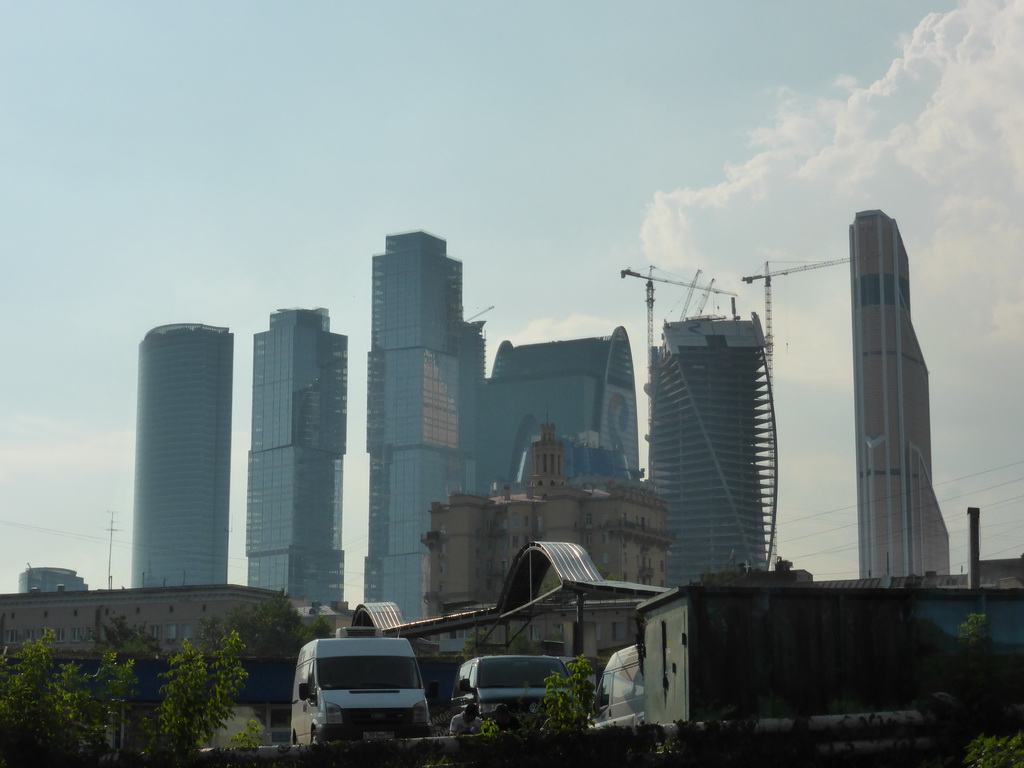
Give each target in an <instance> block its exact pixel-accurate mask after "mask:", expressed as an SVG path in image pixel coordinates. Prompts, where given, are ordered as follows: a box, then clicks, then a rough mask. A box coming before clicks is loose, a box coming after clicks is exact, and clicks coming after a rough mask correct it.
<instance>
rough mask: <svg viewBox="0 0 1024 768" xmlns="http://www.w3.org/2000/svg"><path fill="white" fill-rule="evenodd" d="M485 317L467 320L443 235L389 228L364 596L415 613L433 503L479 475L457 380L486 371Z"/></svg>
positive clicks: (376, 338) (374, 385)
mask: <svg viewBox="0 0 1024 768" xmlns="http://www.w3.org/2000/svg"><path fill="white" fill-rule="evenodd" d="M480 325H481V324H480V323H476V324H472V323H464V322H463V320H462V264H461V263H460V262H458V261H456V260H455V259H452V258H449V257H448V255H447V245H446V243H445V241H444V240H442V239H440V238H437V237H434V236H433V235H429V234H427V233H426V232H409V233H405V234H398V235H389V236H388V237H387V239H386V248H385V252H384V253H382V254H378V255H376V256H374V257H373V317H372V332H371V340H370V353H369V360H368V381H367V425H366V446H367V451H368V452H369V454H370V524H369V541H368V544H367V556H366V568H365V579H366V581H365V591H364V599H365V600H366V601H367V602H378V601H386V602H395V603H397V604H398V606H399V608H400V609H401V610H402V613H403V615H404V616H405V617H406V618H410V619H412V618H418V617H420V616H422V614H423V598H424V594H425V593H426V591H427V561H426V556H427V550H426V548H425V547H424V546H423V544H422V543H421V541H420V537H421V536H422V535H423V533H425V532H426V531H427V530H429V529H430V505H431V503H433V502H435V501H441V500H444V499H446V498H448V494H449V493H451V492H452V491H454V490H456V489H460V488H467V487H472V485H473V483H474V478H473V476H472V475H473V471H472V468H473V465H472V456H471V448H472V447H471V446H465V445H462V444H460V435H461V436H465V437H467V439H468V436H470V435H471V434H472V430H470V429H466V428H464V427H462V426H460V413H461V411H460V404H461V398H460V383H465V382H467V381H471V380H473V377H474V375H476V374H474V371H477V372H479V373H480V374H482V371H483V359H482V353H483V342H482V339H481V338H479V337H480V329H479V326H480ZM467 326H474V327H467ZM471 341H472V343H470V342H471ZM464 346H466V347H469V348H470V349H468V350H467V352H468V354H467V355H465V356H464V355H463V354H462V348H463V347H464ZM466 418H472V415H471V414H466Z"/></svg>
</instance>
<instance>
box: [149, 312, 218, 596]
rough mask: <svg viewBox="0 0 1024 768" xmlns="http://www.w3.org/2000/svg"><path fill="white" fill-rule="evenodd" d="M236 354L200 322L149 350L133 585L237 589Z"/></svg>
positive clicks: (159, 331)
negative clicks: (231, 549) (233, 475)
mask: <svg viewBox="0 0 1024 768" xmlns="http://www.w3.org/2000/svg"><path fill="white" fill-rule="evenodd" d="M233 351H234V337H233V336H232V334H231V333H229V332H228V329H227V328H214V327H211V326H208V325H199V324H179V325H164V326H161V327H159V328H154V329H153V330H152V331H150V332H149V333H147V334H146V337H145V338H144V339H143V340H142V343H141V344H140V345H139V395H138V419H137V423H136V428H135V523H134V532H133V541H132V586H133V587H160V586H179V585H199V584H225V583H227V568H228V492H229V488H230V472H231V380H232V355H233Z"/></svg>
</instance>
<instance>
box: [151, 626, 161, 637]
mask: <svg viewBox="0 0 1024 768" xmlns="http://www.w3.org/2000/svg"><path fill="white" fill-rule="evenodd" d="M149 634H150V635H152V636H153V637H154V638H156V639H157V640H159V639H160V625H159V624H153V625H151V626H150V628H149Z"/></svg>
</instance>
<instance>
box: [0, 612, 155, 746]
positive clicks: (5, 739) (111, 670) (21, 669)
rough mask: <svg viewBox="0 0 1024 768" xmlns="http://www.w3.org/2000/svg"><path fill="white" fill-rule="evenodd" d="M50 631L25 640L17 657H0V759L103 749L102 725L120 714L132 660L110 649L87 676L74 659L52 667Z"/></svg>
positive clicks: (131, 683) (115, 722) (129, 683)
mask: <svg viewBox="0 0 1024 768" xmlns="http://www.w3.org/2000/svg"><path fill="white" fill-rule="evenodd" d="M53 641H54V634H53V632H52V631H50V630H47V631H46V632H45V633H44V634H43V637H42V638H41V639H39V640H36V641H32V642H28V643H25V645H24V646H23V647H22V649H21V652H20V656H19V658H18V659H17V662H16V663H12V661H11V660H10V659H8V658H7V657H6V656H4V657H0V765H12V766H13V765H21V764H25V765H46V764H52V763H57V764H59V763H60V762H63V761H67V760H68V759H70V758H71V757H72V756H74V755H79V754H82V753H86V754H90V755H97V754H99V753H101V752H103V751H105V750H106V749H107V742H106V730H107V728H108V727H116V726H117V725H118V724H119V721H120V718H121V717H123V715H124V709H125V706H124V700H125V698H127V696H128V694H129V693H130V691H131V689H132V687H133V686H134V685H135V671H134V666H133V662H132V661H130V660H129V661H126V662H124V663H118V661H117V658H116V656H115V655H114V654H113V653H108V654H105V655H104V656H103V658H102V659H101V660H100V665H99V669H98V671H97V672H96V674H95V675H94V676H92V677H90V676H89V675H86V674H85V673H84V672H82V670H81V668H80V667H79V666H78V665H77V664H62V665H61V666H60V667H57V666H56V665H55V663H54V654H53Z"/></svg>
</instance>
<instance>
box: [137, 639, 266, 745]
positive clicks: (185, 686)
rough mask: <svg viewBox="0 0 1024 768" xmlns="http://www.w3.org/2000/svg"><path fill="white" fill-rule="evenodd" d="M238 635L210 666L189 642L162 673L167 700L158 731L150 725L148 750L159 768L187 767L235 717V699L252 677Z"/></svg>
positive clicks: (158, 715) (158, 710) (222, 646)
mask: <svg viewBox="0 0 1024 768" xmlns="http://www.w3.org/2000/svg"><path fill="white" fill-rule="evenodd" d="M244 647H245V646H244V645H243V644H242V641H241V639H240V638H239V637H238V634H237V633H236V632H229V633H228V634H227V635H225V636H224V637H223V638H222V639H221V642H220V646H219V647H218V648H217V650H215V651H214V652H213V656H212V662H211V663H209V664H207V661H206V659H205V658H204V657H203V655H202V654H201V653H200V652H199V650H198V649H196V648H195V647H193V646H192V644H191V643H189V642H188V640H184V641H182V644H181V652H180V653H177V654H175V655H174V656H171V658H170V659H169V660H168V663H169V664H170V669H169V670H168V671H167V672H163V673H161V677H164V678H166V679H167V681H168V682H167V684H166V685H164V686H163V687H162V688H161V689H160V693H161V695H163V697H164V699H163V701H162V702H160V704H159V705H158V706H157V708H156V712H155V722H156V726H155V727H154V726H153V725H152V724H151V721H147V725H149V733H148V736H149V749H150V753H151V756H152V757H153V758H155V760H156V761H157V762H158V763H163V764H166V765H188V764H190V762H191V761H192V760H194V759H195V757H196V755H197V754H198V752H199V747H201V746H202V745H203V744H205V743H206V742H208V741H209V740H210V739H211V738H212V737H213V735H214V734H215V733H216V732H217V731H218V730H219V729H220V728H222V727H223V726H224V723H226V722H227V721H228V720H229V719H230V718H231V715H232V714H233V713H234V706H235V705H234V698H235V695H236V694H237V693H238V691H239V690H241V688H242V683H244V682H245V679H246V677H248V674H249V673H248V672H246V671H245V669H244V668H243V667H242V663H241V661H239V655H240V654H241V652H242V650H243V649H244Z"/></svg>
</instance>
